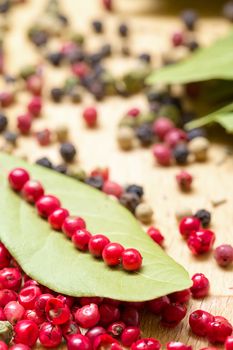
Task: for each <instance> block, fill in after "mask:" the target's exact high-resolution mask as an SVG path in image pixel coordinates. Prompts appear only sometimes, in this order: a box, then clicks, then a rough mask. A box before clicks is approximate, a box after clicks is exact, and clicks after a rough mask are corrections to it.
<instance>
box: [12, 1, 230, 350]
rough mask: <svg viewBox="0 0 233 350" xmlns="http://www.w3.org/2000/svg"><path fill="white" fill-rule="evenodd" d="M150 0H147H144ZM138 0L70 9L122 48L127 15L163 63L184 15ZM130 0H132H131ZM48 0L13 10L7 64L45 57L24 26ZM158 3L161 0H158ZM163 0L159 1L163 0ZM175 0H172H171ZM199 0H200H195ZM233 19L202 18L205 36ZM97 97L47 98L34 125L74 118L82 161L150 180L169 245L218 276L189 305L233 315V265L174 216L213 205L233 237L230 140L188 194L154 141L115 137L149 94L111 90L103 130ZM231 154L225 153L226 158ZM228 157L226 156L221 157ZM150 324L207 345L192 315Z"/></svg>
mask: <svg viewBox="0 0 233 350" xmlns="http://www.w3.org/2000/svg"><path fill="white" fill-rule="evenodd" d="M143 1H144V0H143ZM143 1H141V2H140V1H139V0H135V2H134V1H133V2H134V4H135V6H138V7H140V8H133V7H132V5H131V8H129V7H130V6H129V5H127V6H129V7H128V8H127V10H126V9H124V6H126V5H125V4H124V3H127V1H121V0H119V1H118V3H117V7H118V12H117V13H116V14H112V15H108V16H107V15H106V13H104V12H103V11H102V10H101V9H100V8H99V6H98V1H97V0H85V1H83V0H64V1H63V4H64V9H66V10H67V12H68V13H69V15H70V16H71V18H72V21H73V25H74V27H75V28H76V29H77V30H81V31H83V32H87V33H89V40H88V46H89V47H90V49H92V48H95V47H98V45H99V44H100V43H101V42H102V41H103V38H104V41H106V42H113V41H114V45H115V47H117V48H118V49H119V50H120V42H119V39H117V37H116V36H115V32H116V26H117V24H118V23H119V22H120V21H127V22H128V23H129V24H130V28H131V31H132V34H131V38H130V39H129V46H130V48H131V49H132V52H134V53H135V54H139V53H141V52H142V51H146V52H147V51H148V52H151V53H153V60H154V64H155V65H159V63H160V57H161V56H160V54H161V52H165V51H166V50H167V47H168V45H169V35H170V33H172V32H173V31H174V30H175V29H176V28H177V29H179V28H181V24H180V22H179V21H178V20H177V19H176V18H175V17H174V16H172V15H171V12H172V11H169V16H166V15H164V13H165V14H166V9H164V8H163V15H161V14H160V13H159V12H157V13H156V12H155V13H151V12H150V11H149V12H148V8H149V6H150V5H151V4H152V2H153V1H149V0H145V2H144V8H143V9H142V5H141V3H142V2H143ZM129 2H130V0H129ZM44 3H45V1H44V0H43V1H42V0H40V1H38V0H31V1H29V4H28V5H25V6H22V7H18V8H16V9H15V10H13V11H12V13H11V15H10V16H9V21H10V25H11V26H12V27H11V30H10V32H9V33H8V34H7V35H6V45H7V52H8V66H9V68H11V71H14V70H15V71H16V70H17V69H18V68H19V67H21V66H22V65H24V64H25V63H31V62H32V61H34V62H35V63H36V62H39V61H40V60H41V58H40V56H39V55H38V53H37V52H36V50H34V49H32V46H31V45H30V44H29V43H28V42H27V41H26V40H25V35H24V31H25V29H26V28H27V27H28V26H29V24H30V23H32V21H33V20H34V18H36V17H37V15H38V13H40V11H41V9H42V8H43V5H44ZM154 3H156V1H155V2H154ZM157 3H158V2H157ZM171 3H172V1H171ZM194 4H195V2H194ZM96 18H100V19H103V20H104V24H105V28H106V30H105V34H103V36H100V37H98V36H96V35H93V34H92V32H91V31H90V25H89V23H90V20H91V19H96ZM228 28H229V25H228V24H227V23H226V22H225V21H223V20H222V19H220V18H215V17H212V18H209V17H206V18H204V19H202V20H201V21H200V23H199V28H198V32H199V37H200V40H201V42H202V43H204V44H206V43H207V42H209V41H212V40H214V39H215V38H216V37H217V36H221V35H224V33H225V32H227V30H228ZM109 65H110V66H112V68H113V70H114V71H115V72H116V73H117V72H122V71H123V70H124V69H125V68H124V67H125V60H122V59H121V58H120V57H117V58H114V60H111V61H109ZM126 65H127V66H134V65H135V61H134V60H131V59H128V60H126ZM65 75H66V71H65V70H62V71H59V70H55V69H53V68H49V69H47V70H46V79H47V86H48V87H52V86H54V85H55V84H56V83H59V81H62V79H63V77H64V76H65ZM27 101H28V96H27V95H25V94H23V93H22V94H20V95H19V99H18V103H17V104H16V106H14V107H12V108H11V109H10V111H9V114H10V116H11V123H12V126H14V125H15V117H16V116H17V113H21V112H23V111H24V106H25V103H26V102H27ZM92 103H94V101H93V99H92V97H91V96H85V98H84V101H83V103H82V104H81V105H72V104H70V103H69V102H65V103H64V104H61V105H59V104H58V105H55V104H52V103H51V102H49V100H47V101H46V104H45V107H44V112H43V115H44V117H43V118H42V119H41V120H38V121H36V122H35V126H34V130H39V129H40V128H41V127H43V126H44V125H46V126H50V127H53V126H54V125H55V124H59V123H64V122H65V123H67V125H69V127H70V133H71V137H72V140H73V141H74V143H75V144H76V145H77V147H78V150H79V163H80V165H81V166H83V167H84V168H86V169H92V168H93V167H95V166H109V168H110V170H111V178H112V179H113V180H116V181H118V182H120V183H122V184H125V183H138V184H141V185H143V186H144V188H145V197H146V200H147V201H148V202H149V203H150V204H151V205H152V206H153V209H154V212H155V215H154V224H155V225H156V226H157V227H158V228H160V229H161V231H162V233H163V234H164V235H165V237H166V251H167V252H168V253H169V254H170V255H171V256H172V257H174V258H175V259H176V260H177V261H178V262H180V263H181V264H183V265H184V266H185V267H186V268H187V270H188V271H189V272H190V274H191V275H192V274H193V273H195V272H203V273H205V274H206V275H207V276H208V278H209V279H210V282H211V294H210V296H209V297H208V298H206V299H205V300H200V301H195V302H191V303H190V305H189V311H191V310H194V309H197V308H199V307H201V308H202V309H205V310H207V311H210V312H212V313H214V314H218V315H223V316H226V317H227V318H229V320H230V321H231V322H233V297H232V288H233V274H232V272H233V268H232V267H231V268H230V269H226V270H223V269H221V268H219V267H218V266H217V265H216V263H215V261H214V260H213V257H212V255H209V256H208V255H207V256H206V255H205V256H204V257H201V258H194V257H192V256H191V254H190V252H189V250H188V249H187V247H186V245H185V243H184V242H183V241H182V239H181V238H180V236H179V234H178V230H177V223H176V219H175V215H174V213H175V210H176V209H177V208H178V207H179V206H186V205H188V206H191V207H192V209H193V210H196V209H200V208H208V209H210V210H211V212H212V215H213V221H212V229H213V230H214V231H215V232H216V236H217V241H216V245H218V244H221V243H231V244H233V215H232V214H233V181H232V174H233V157H232V156H228V157H227V158H226V157H225V146H223V145H217V144H215V145H213V146H212V147H211V150H210V156H209V161H208V162H207V163H205V164H193V165H190V166H189V170H190V171H191V172H192V174H193V175H194V178H195V181H194V190H193V192H192V193H191V194H189V195H185V194H182V193H180V192H179V191H178V189H177V187H176V183H175V180H174V176H175V174H176V172H177V171H178V169H179V168H178V167H171V168H165V169H164V168H161V167H159V166H157V165H155V164H154V161H153V158H152V156H151V153H150V151H149V150H148V149H141V148H138V149H135V150H133V151H132V152H128V153H125V152H122V151H120V150H119V149H118V147H117V144H116V142H115V131H116V126H117V123H118V121H119V119H120V118H121V117H122V115H123V113H124V112H125V111H127V109H128V108H129V107H132V106H137V107H139V108H146V101H145V99H144V97H142V96H134V97H132V98H129V99H121V98H118V97H112V98H108V99H106V100H105V101H104V102H101V103H98V110H99V114H100V123H99V124H100V125H99V128H98V129H96V130H87V129H86V128H85V127H84V125H83V123H82V119H81V110H82V108H83V106H85V105H89V104H92ZM17 152H18V154H19V153H20V154H21V155H22V154H27V156H28V159H29V160H30V161H34V160H36V159H37V158H38V157H39V156H44V155H45V154H46V155H48V156H49V157H50V158H51V159H52V160H53V161H54V162H57V163H59V162H60V161H61V160H60V159H59V158H58V145H57V144H54V145H52V146H51V147H48V148H46V149H45V148H39V147H38V146H37V144H36V141H35V139H33V138H30V137H28V138H27V137H25V138H23V139H22V140H21V141H20V147H19V150H17ZM224 159H225V160H224ZM220 163H221V164H220ZM216 196H224V197H225V198H226V203H225V204H223V205H221V206H219V207H216V208H213V207H212V205H211V198H213V197H216ZM143 331H144V335H145V336H154V337H157V338H158V339H159V340H160V341H161V342H162V343H163V344H165V343H166V342H167V341H169V340H172V339H173V340H175V339H176V340H180V341H183V342H184V343H189V344H192V345H193V348H194V349H195V350H196V349H197V350H198V349H200V348H201V347H204V346H206V345H207V341H206V340H205V339H203V340H202V339H197V338H196V337H194V336H193V335H191V334H190V333H189V327H188V322H187V319H186V320H184V321H183V322H182V323H181V324H180V325H179V326H178V327H177V328H176V329H171V330H167V329H164V328H161V327H160V326H159V325H157V321H156V319H155V318H153V317H148V315H146V316H145V317H144V318H143Z"/></svg>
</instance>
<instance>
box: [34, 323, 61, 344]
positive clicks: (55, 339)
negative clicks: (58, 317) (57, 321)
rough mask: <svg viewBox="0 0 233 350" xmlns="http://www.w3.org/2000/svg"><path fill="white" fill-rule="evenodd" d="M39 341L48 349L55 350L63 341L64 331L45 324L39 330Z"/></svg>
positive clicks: (55, 326)
mask: <svg viewBox="0 0 233 350" xmlns="http://www.w3.org/2000/svg"><path fill="white" fill-rule="evenodd" d="M39 341H40V343H41V345H42V346H44V347H46V348H55V347H57V346H59V345H60V343H61V341H62V330H61V328H60V327H59V326H57V325H53V324H51V323H49V322H45V323H43V324H42V325H41V327H40V330H39Z"/></svg>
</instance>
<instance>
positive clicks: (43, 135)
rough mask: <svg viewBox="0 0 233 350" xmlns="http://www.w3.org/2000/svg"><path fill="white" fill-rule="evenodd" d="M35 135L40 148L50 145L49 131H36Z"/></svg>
mask: <svg viewBox="0 0 233 350" xmlns="http://www.w3.org/2000/svg"><path fill="white" fill-rule="evenodd" d="M35 135H36V139H37V141H38V143H39V145H40V146H48V145H49V144H50V143H51V132H50V130H49V129H44V130H41V131H38V132H36V134H35Z"/></svg>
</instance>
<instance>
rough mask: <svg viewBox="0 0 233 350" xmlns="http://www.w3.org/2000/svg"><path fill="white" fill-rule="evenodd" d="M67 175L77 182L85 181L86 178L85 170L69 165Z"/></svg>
mask: <svg viewBox="0 0 233 350" xmlns="http://www.w3.org/2000/svg"><path fill="white" fill-rule="evenodd" d="M67 175H69V176H70V177H73V178H74V179H76V180H79V181H85V179H86V177H87V174H86V172H85V170H83V169H82V168H81V167H79V166H76V165H73V166H72V165H71V166H69V167H68V169H67Z"/></svg>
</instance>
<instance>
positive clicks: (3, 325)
mask: <svg viewBox="0 0 233 350" xmlns="http://www.w3.org/2000/svg"><path fill="white" fill-rule="evenodd" d="M12 337H13V326H12V325H11V324H10V322H8V321H0V340H1V341H4V343H7V344H9V343H10V341H11V339H12Z"/></svg>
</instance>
